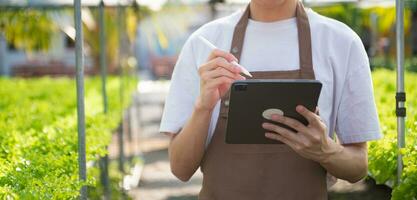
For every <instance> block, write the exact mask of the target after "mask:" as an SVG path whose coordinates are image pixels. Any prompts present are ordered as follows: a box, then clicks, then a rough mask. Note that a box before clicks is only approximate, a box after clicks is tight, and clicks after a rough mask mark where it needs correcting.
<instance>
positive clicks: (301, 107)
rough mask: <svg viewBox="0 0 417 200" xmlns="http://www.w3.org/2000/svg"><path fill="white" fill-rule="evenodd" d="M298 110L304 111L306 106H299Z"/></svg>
mask: <svg viewBox="0 0 417 200" xmlns="http://www.w3.org/2000/svg"><path fill="white" fill-rule="evenodd" d="M296 109H297V110H298V111H300V112H302V111H304V107H303V106H297V108H296Z"/></svg>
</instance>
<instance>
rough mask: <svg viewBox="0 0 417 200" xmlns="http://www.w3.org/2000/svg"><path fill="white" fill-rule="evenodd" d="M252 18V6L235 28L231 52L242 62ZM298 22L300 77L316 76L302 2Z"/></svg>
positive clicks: (308, 25) (298, 12)
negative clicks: (250, 18) (248, 27)
mask: <svg viewBox="0 0 417 200" xmlns="http://www.w3.org/2000/svg"><path fill="white" fill-rule="evenodd" d="M249 17H250V5H248V6H247V7H246V10H245V12H244V13H243V15H242V17H241V18H240V20H239V22H238V23H237V24H236V26H235V30H234V33H233V40H232V45H231V49H230V52H231V53H232V54H233V55H234V56H235V57H236V58H237V59H238V60H239V61H240V56H241V55H242V49H243V42H244V39H245V34H246V27H247V26H248V21H249ZM296 20H297V31H298V46H299V59H300V77H301V78H306V76H308V75H307V74H311V73H313V74H314V71H313V56H312V47H311V31H310V24H309V21H308V16H307V13H306V11H305V9H304V6H303V4H302V3H301V2H298V4H297V8H296Z"/></svg>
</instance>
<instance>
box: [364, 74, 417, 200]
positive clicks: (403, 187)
mask: <svg viewBox="0 0 417 200" xmlns="http://www.w3.org/2000/svg"><path fill="white" fill-rule="evenodd" d="M405 78H406V88H405V89H406V92H407V102H406V107H407V118H406V127H407V129H406V147H405V148H404V149H402V150H401V151H398V150H397V119H396V116H395V91H396V86H395V81H396V79H395V72H394V71H390V70H382V69H379V70H376V71H374V72H373V80H374V88H375V101H376V103H377V107H378V113H379V119H380V122H381V128H382V131H383V134H384V138H383V139H381V140H378V141H375V142H371V143H370V144H369V171H370V173H371V175H372V177H373V178H375V180H376V181H377V182H378V183H388V184H392V183H394V182H395V180H396V178H397V172H396V170H397V152H399V153H401V154H402V155H403V156H404V157H403V161H404V171H403V174H402V180H403V182H402V183H401V184H400V185H394V186H393V189H394V190H393V193H392V195H393V196H392V199H395V200H397V199H398V200H400V199H401V200H403V199H413V198H414V199H417V143H416V142H417V101H416V100H417V90H416V88H417V81H416V80H417V74H415V73H406V77H405Z"/></svg>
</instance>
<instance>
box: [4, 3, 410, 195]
mask: <svg viewBox="0 0 417 200" xmlns="http://www.w3.org/2000/svg"><path fill="white" fill-rule="evenodd" d="M248 2H249V1H247V0H224V1H222V0H217V1H216V0H211V1H208V0H136V1H135V0H105V1H104V2H103V3H104V4H103V5H104V7H103V11H104V18H103V24H102V25H104V28H101V27H102V25H101V24H100V4H101V0H83V1H82V5H83V7H82V24H83V34H84V41H83V44H84V56H85V62H84V64H85V74H86V75H87V76H86V79H85V80H86V81H85V84H86V86H85V87H86V88H85V95H86V96H85V101H86V135H87V168H88V169H87V174H88V177H87V181H86V183H81V182H79V181H78V168H77V121H76V119H77V115H76V104H77V102H76V93H75V80H74V79H73V78H74V76H75V72H76V68H75V65H76V62H75V35H76V30H75V24H74V10H73V9H74V7H73V0H0V75H1V76H2V77H1V78H0V198H1V199H74V198H76V197H77V196H78V195H79V189H80V187H81V185H82V184H87V185H88V196H89V198H90V199H110V198H111V199H145V200H159V199H161V200H162V199H163V200H165V199H167V200H190V199H197V195H198V192H199V189H200V187H201V178H202V177H201V173H199V172H198V173H197V174H196V175H195V176H194V177H193V179H191V181H190V182H188V183H182V182H180V181H178V180H176V179H175V178H174V177H173V175H171V173H170V169H169V162H168V157H167V146H168V143H169V139H168V138H167V137H166V136H164V135H161V134H159V133H158V126H159V121H160V118H161V113H162V109H163V105H164V99H165V96H166V94H167V90H168V88H169V79H170V77H171V74H172V71H173V68H174V65H175V62H176V59H177V56H178V54H179V52H180V51H181V48H182V45H183V44H184V42H185V41H186V40H187V38H188V36H189V35H190V34H191V33H192V32H193V31H195V30H197V29H198V28H199V27H200V26H201V25H203V24H204V23H207V22H209V21H211V20H214V19H216V18H219V17H222V16H226V15H228V14H231V13H232V12H235V11H236V10H238V9H243V8H244V6H245V5H246V4H247V3H248ZM304 4H305V5H307V7H310V8H312V9H313V10H315V11H316V12H318V13H320V14H322V15H325V16H328V17H330V18H334V19H337V20H339V21H342V22H343V23H345V24H347V25H348V26H349V27H351V28H352V29H353V30H354V31H355V32H356V33H357V34H358V35H359V36H360V38H361V39H362V42H363V44H364V46H365V48H366V51H367V53H368V56H369V59H370V64H371V69H372V70H373V71H372V74H373V79H374V88H375V91H374V92H375V97H376V101H377V106H378V111H379V117H380V120H381V125H382V130H383V134H384V136H385V137H384V139H382V140H380V141H377V142H371V143H370V145H369V176H368V177H367V178H366V180H364V181H361V182H359V183H357V184H349V183H347V182H344V181H338V183H337V184H336V185H335V186H333V187H332V188H331V189H330V194H329V198H330V199H365V200H366V199H369V200H371V199H378V200H379V199H391V198H392V199H410V200H411V199H417V111H416V108H417V90H416V89H415V88H417V74H416V72H417V1H415V0H407V1H405V7H406V9H405V15H404V19H405V21H404V26H405V28H404V34H405V68H406V72H405V74H406V79H405V80H406V91H407V103H406V106H407V109H408V110H407V112H408V113H407V114H408V117H407V121H406V147H405V148H403V149H401V150H400V151H397V141H396V134H397V133H396V116H395V113H394V112H395V89H396V86H395V81H396V76H395V71H394V69H395V68H396V67H397V64H396V61H397V60H396V39H395V37H396V31H395V16H396V10H395V2H394V1H392V0H357V1H356V0H346V1H344V0H305V1H304ZM102 33H104V41H100V34H102ZM103 44H104V45H105V46H102V45H103ZM102 47H103V48H102ZM101 52H103V53H104V54H100V53H101ZM100 55H104V57H100ZM103 69H104V70H103ZM103 77H104V78H106V79H103ZM103 80H106V81H107V82H106V84H105V85H103V82H102V81H103ZM103 91H105V92H103ZM397 153H401V154H402V155H403V156H404V159H403V161H404V171H403V173H402V176H401V179H402V180H403V182H402V183H401V184H398V183H396V182H395V180H396V179H397V176H396V173H397V172H396V166H397V163H396V158H397V157H396V156H397Z"/></svg>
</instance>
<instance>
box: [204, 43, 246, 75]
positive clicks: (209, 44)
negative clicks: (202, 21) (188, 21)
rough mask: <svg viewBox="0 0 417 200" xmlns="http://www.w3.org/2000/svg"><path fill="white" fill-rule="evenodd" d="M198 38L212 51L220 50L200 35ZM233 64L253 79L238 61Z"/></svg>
mask: <svg viewBox="0 0 417 200" xmlns="http://www.w3.org/2000/svg"><path fill="white" fill-rule="evenodd" d="M198 38H199V39H200V40H201V41H202V42H203V43H204V44H206V45H207V46H208V47H209V48H210V49H218V48H217V47H216V46H214V44H212V43H211V42H210V41H208V40H207V39H206V38H204V37H203V36H201V35H199V36H198ZM231 63H232V64H234V65H236V66H238V67H240V68H241V69H242V73H243V74H245V75H247V76H249V77H252V74H250V73H249V71H248V70H246V69H245V68H244V67H243V66H242V65H240V64H239V63H237V62H236V61H232V62H231Z"/></svg>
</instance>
